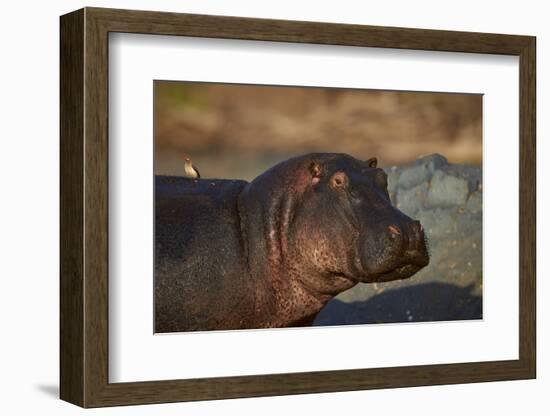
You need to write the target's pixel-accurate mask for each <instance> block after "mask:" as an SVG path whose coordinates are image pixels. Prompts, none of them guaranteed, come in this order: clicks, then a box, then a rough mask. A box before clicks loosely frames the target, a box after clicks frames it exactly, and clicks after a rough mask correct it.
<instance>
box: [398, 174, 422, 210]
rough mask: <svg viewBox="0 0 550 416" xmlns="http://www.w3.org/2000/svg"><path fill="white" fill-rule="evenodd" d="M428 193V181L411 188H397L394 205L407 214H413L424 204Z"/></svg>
mask: <svg viewBox="0 0 550 416" xmlns="http://www.w3.org/2000/svg"><path fill="white" fill-rule="evenodd" d="M427 195H428V183H427V182H424V183H421V184H420V185H417V186H415V187H414V188H411V189H398V190H397V192H396V198H395V206H396V207H397V208H399V209H400V210H401V211H403V212H404V213H405V214H407V215H409V216H414V215H415V214H416V213H417V212H418V211H419V210H420V209H422V207H423V205H424V201H425V200H426V196H427Z"/></svg>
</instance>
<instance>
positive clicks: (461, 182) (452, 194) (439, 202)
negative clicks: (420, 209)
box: [426, 170, 469, 208]
mask: <svg viewBox="0 0 550 416" xmlns="http://www.w3.org/2000/svg"><path fill="white" fill-rule="evenodd" d="M468 190H469V187H468V182H467V181H466V180H465V179H463V178H459V177H456V176H452V175H449V174H447V173H445V172H443V171H440V170H438V171H436V172H435V173H434V175H433V177H432V181H431V184H430V191H429V192H428V197H427V199H426V206H427V207H442V208H444V207H447V208H448V207H453V206H457V205H458V206H460V205H464V204H465V203H466V199H467V198H468Z"/></svg>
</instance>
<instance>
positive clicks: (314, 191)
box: [154, 153, 429, 333]
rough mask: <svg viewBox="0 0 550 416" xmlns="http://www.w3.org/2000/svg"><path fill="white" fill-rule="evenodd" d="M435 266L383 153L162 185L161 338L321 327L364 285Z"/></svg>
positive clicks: (158, 230) (303, 160)
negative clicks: (394, 192) (382, 162)
mask: <svg viewBox="0 0 550 416" xmlns="http://www.w3.org/2000/svg"><path fill="white" fill-rule="evenodd" d="M428 262H429V255H428V250H427V247H426V239H425V236H424V231H423V228H422V225H421V224H420V223H419V222H418V221H416V220H414V219H412V218H409V217H408V216H407V215H405V214H404V213H402V212H401V211H399V210H398V209H397V208H395V207H394V206H392V204H391V201H390V198H389V195H388V191H387V175H386V173H385V172H384V170H382V169H380V168H378V167H377V160H376V158H371V159H369V160H366V161H362V160H357V159H355V158H353V157H352V156H349V155H346V154H335V153H314V154H307V155H303V156H299V157H295V158H291V159H288V160H286V161H283V162H281V163H279V164H277V165H275V166H273V167H272V168H270V169H268V170H267V171H265V172H264V173H263V174H261V175H260V176H258V177H256V178H255V179H254V180H252V181H251V182H246V181H243V180H219V179H216V180H210V179H190V178H182V177H168V176H156V178H155V276H154V281H155V332H157V333H160V332H184V331H206V330H230V329H252V328H277V327H292V326H307V325H311V324H312V322H313V319H314V318H315V316H316V315H317V314H318V313H319V311H320V310H321V309H322V308H323V307H324V306H325V305H326V304H327V302H328V301H329V300H330V299H332V298H333V297H334V296H336V295H337V294H338V293H340V292H342V291H345V290H347V289H350V288H351V287H353V286H355V285H356V284H358V283H374V282H387V281H391V280H396V279H406V278H409V277H411V276H412V275H414V274H415V273H416V272H418V271H419V270H420V269H422V268H423V267H425V266H426V265H427V264H428Z"/></svg>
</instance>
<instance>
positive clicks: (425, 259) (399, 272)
mask: <svg viewBox="0 0 550 416" xmlns="http://www.w3.org/2000/svg"><path fill="white" fill-rule="evenodd" d="M429 262H430V258H429V256H428V254H427V253H426V252H414V253H409V255H408V256H406V257H405V258H404V259H403V261H402V262H400V263H399V264H398V265H394V266H392V267H388V268H385V269H382V270H380V269H378V270H370V271H366V272H365V273H364V274H363V275H362V276H361V278H360V281H361V282H363V283H377V282H390V281H392V280H402V279H408V278H409V277H411V276H413V275H414V274H415V273H417V272H418V271H420V270H421V269H423V268H424V267H426V266H427V265H428V264H429Z"/></svg>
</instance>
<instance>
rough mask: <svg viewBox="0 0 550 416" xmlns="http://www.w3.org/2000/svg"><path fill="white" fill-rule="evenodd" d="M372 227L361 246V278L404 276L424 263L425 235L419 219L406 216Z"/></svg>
mask: <svg viewBox="0 0 550 416" xmlns="http://www.w3.org/2000/svg"><path fill="white" fill-rule="evenodd" d="M373 228H374V229H373V230H371V232H369V234H372V237H371V238H368V239H367V242H366V244H365V245H364V247H363V261H362V263H363V269H364V272H365V273H364V277H363V279H362V280H363V281H364V282H369V283H371V282H386V281H390V280H397V279H406V278H408V277H410V276H412V275H413V274H415V273H416V272H418V271H419V270H420V269H422V268H423V267H425V266H427V265H428V263H429V254H428V248H427V243H426V236H425V234H424V228H423V227H422V224H420V222H419V221H416V220H412V219H410V218H408V217H406V218H405V219H402V218H400V219H399V220H397V221H396V220H394V221H389V223H388V222H383V223H381V224H378V225H377V226H376V227H373Z"/></svg>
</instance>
